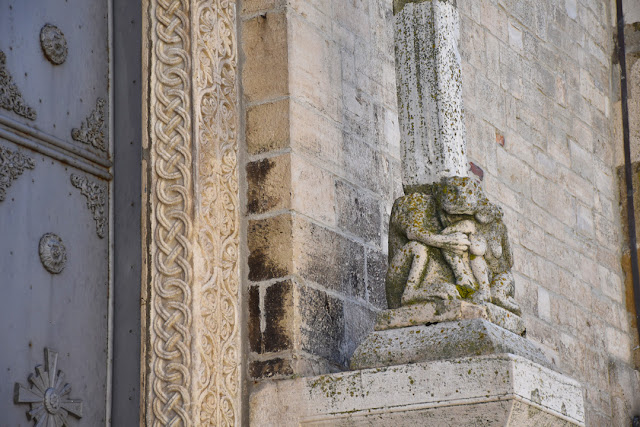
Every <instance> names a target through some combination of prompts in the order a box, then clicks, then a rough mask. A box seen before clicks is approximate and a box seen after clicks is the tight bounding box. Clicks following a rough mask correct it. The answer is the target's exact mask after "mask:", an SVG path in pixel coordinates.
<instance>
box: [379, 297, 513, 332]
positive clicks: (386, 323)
mask: <svg viewBox="0 0 640 427" xmlns="http://www.w3.org/2000/svg"><path fill="white" fill-rule="evenodd" d="M467 319H485V320H488V321H490V322H491V323H494V324H496V325H498V326H500V327H502V328H504V329H506V330H508V331H511V332H513V333H514V334H517V335H524V333H525V326H524V322H523V320H522V318H521V317H520V316H517V315H515V314H513V313H511V312H510V311H507V310H505V309H504V308H502V307H498V306H497V305H494V304H491V303H485V304H482V305H479V304H474V303H471V302H468V301H464V300H459V299H454V300H451V301H447V300H438V301H430V302H423V303H418V304H413V305H407V306H404V307H400V308H396V309H392V310H385V311H383V312H381V313H380V314H379V315H378V319H377V321H376V327H375V329H376V331H384V330H387V329H397V328H404V327H407V326H417V325H430V324H433V323H440V322H451V321H454V320H467Z"/></svg>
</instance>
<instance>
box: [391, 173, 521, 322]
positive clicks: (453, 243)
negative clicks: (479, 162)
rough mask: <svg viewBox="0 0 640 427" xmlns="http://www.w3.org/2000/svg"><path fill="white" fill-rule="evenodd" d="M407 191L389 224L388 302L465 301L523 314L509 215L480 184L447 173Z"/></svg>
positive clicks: (394, 304)
mask: <svg viewBox="0 0 640 427" xmlns="http://www.w3.org/2000/svg"><path fill="white" fill-rule="evenodd" d="M405 191H406V192H407V195H406V196H403V197H400V198H399V199H397V200H396V202H395V203H394V206H393V209H392V211H391V219H390V225H389V258H390V262H389V270H388V273H387V280H386V291H387V301H388V302H389V307H390V308H397V307H399V306H401V305H410V304H415V303H418V302H422V301H443V300H445V301H446V300H451V299H467V300H473V301H474V302H477V303H489V302H492V303H493V304H496V305H500V306H502V307H503V308H505V309H507V310H509V311H511V312H513V313H515V314H519V313H520V308H519V306H518V304H516V302H515V299H514V293H515V282H514V277H513V275H512V273H511V267H512V266H513V256H512V253H511V246H510V243H509V239H508V236H507V229H506V226H505V224H504V222H503V221H502V216H503V213H502V210H501V209H500V208H499V207H498V206H497V205H494V204H493V203H491V202H489V200H488V199H487V197H486V196H485V194H484V191H483V190H482V188H481V187H480V185H479V184H478V183H477V182H476V181H474V180H472V179H471V178H469V177H446V178H442V179H441V180H440V182H438V183H435V184H432V185H429V186H413V187H411V186H405ZM493 317H495V316H493Z"/></svg>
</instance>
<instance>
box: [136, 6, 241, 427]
mask: <svg viewBox="0 0 640 427" xmlns="http://www.w3.org/2000/svg"><path fill="white" fill-rule="evenodd" d="M144 10H145V11H146V12H145V20H146V22H145V28H146V31H147V32H148V34H147V35H148V37H149V40H150V46H149V55H150V62H149V65H148V69H147V70H146V71H145V85H146V91H145V92H147V93H148V94H149V95H148V98H147V99H145V106H144V110H145V114H146V118H147V120H148V126H146V128H147V129H148V132H147V133H145V135H144V143H145V150H146V151H147V154H148V159H149V162H148V164H147V168H148V169H147V171H146V177H147V178H146V179H148V182H147V183H146V184H145V185H146V186H147V188H149V190H150V191H149V192H148V202H147V206H148V210H147V211H146V215H145V217H144V220H145V221H146V224H145V225H144V229H145V232H146V233H147V235H148V239H146V241H147V242H148V244H147V246H146V248H145V250H146V253H147V256H148V259H149V263H150V265H149V268H148V271H147V272H145V274H146V277H145V278H144V279H143V283H144V285H143V288H144V290H143V294H144V293H146V295H143V300H144V301H146V304H147V305H146V316H143V317H144V318H146V319H148V320H147V321H148V323H147V324H146V325H143V328H144V330H145V331H146V337H145V339H144V346H145V350H144V351H145V359H144V360H147V361H148V363H147V364H146V366H144V367H143V370H144V372H143V375H142V378H145V379H146V381H145V383H144V384H143V385H142V386H143V389H144V393H143V394H144V400H145V401H146V402H147V406H146V408H144V410H145V414H144V415H143V418H144V420H145V424H146V425H176V426H178V425H181V426H196V425H220V426H222V425H240V424H241V420H240V414H241V408H240V405H241V385H240V376H241V370H240V356H241V350H240V348H241V347H240V346H241V342H240V323H239V316H240V308H239V307H240V305H239V274H238V253H239V249H238V248H239V235H238V231H239V214H238V206H239V193H238V167H237V150H238V141H237V127H238V111H239V108H238V90H237V85H238V83H237V73H238V70H237V41H236V4H235V1H229V0H179V1H167V0H147V1H145V2H144Z"/></svg>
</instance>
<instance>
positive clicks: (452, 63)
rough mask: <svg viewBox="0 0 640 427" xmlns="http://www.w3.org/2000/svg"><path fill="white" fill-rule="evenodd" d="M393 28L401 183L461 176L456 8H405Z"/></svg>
mask: <svg viewBox="0 0 640 427" xmlns="http://www.w3.org/2000/svg"><path fill="white" fill-rule="evenodd" d="M394 28H395V34H396V79H397V90H398V110H399V121H400V134H401V138H402V144H401V145H402V167H403V171H402V172H403V181H402V182H403V184H404V185H425V184H431V183H433V182H437V181H439V180H440V178H442V177H445V176H466V175H467V156H466V142H465V128H464V120H463V109H462V77H461V67H460V54H459V52H458V36H459V17H458V11H457V8H456V7H455V5H453V4H452V3H451V2H447V1H442V0H433V1H422V2H416V3H407V4H405V5H404V6H403V7H402V8H401V10H399V11H397V14H396V15H395V17H394Z"/></svg>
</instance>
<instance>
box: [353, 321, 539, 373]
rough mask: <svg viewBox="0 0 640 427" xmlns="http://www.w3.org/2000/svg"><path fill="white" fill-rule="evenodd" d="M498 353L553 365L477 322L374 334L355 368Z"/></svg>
mask: <svg viewBox="0 0 640 427" xmlns="http://www.w3.org/2000/svg"><path fill="white" fill-rule="evenodd" d="M497 353H511V354H517V355H519V356H522V357H525V358H527V359H529V360H532V361H534V362H536V363H538V364H541V365H546V366H548V365H549V362H548V361H547V359H546V358H545V356H544V355H543V354H542V352H541V351H540V350H539V349H538V348H537V347H535V346H534V345H533V343H531V342H530V341H529V340H527V339H526V338H523V337H521V336H520V335H516V334H514V333H513V332H510V331H508V330H506V329H504V328H501V327H499V326H496V325H494V324H493V323H491V322H489V321H487V320H485V319H482V318H476V319H466V320H456V321H453V322H442V323H438V324H434V325H428V326H427V325H422V326H411V327H406V328H400V329H388V330H385V331H376V332H373V333H371V334H369V336H368V337H367V338H366V339H365V340H364V342H363V343H362V344H360V346H359V347H358V348H357V349H356V351H355V353H354V354H353V357H352V359H351V368H352V369H365V368H379V367H384V366H394V365H402V364H405V363H418V362H426V361H432V360H444V359H453V358H459V357H470V356H480V355H489V354H497Z"/></svg>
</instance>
